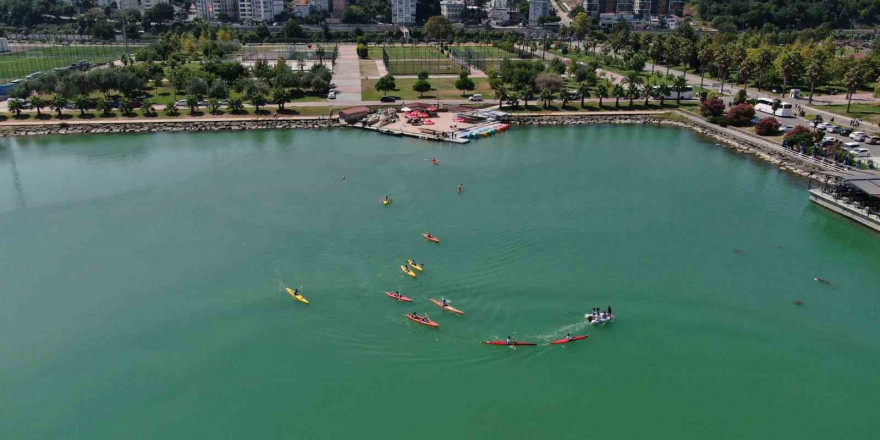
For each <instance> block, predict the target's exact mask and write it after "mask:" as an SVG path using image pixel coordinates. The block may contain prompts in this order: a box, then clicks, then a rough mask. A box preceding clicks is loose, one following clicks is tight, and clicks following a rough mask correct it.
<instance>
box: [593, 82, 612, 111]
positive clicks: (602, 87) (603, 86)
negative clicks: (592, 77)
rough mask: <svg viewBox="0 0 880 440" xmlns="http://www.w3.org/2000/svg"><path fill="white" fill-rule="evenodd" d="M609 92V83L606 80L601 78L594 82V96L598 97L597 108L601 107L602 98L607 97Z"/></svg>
mask: <svg viewBox="0 0 880 440" xmlns="http://www.w3.org/2000/svg"><path fill="white" fill-rule="evenodd" d="M610 92H611V90H610V84H609V83H608V81H606V80H603V81H599V83H598V84H596V97H597V98H599V108H602V99H604V98H607V97H609V96H610V95H609V93H610Z"/></svg>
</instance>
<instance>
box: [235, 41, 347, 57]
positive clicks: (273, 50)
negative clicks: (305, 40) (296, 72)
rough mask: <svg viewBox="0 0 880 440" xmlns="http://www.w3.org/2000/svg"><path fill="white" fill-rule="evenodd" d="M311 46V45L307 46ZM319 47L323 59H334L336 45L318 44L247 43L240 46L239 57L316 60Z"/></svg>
mask: <svg viewBox="0 0 880 440" xmlns="http://www.w3.org/2000/svg"><path fill="white" fill-rule="evenodd" d="M309 46H311V47H309ZM319 47H321V48H323V49H324V56H323V58H324V59H325V60H334V59H335V58H336V57H335V55H336V49H337V48H336V46H335V45H332V46H318V45H317V44H311V45H308V44H248V45H245V46H242V48H241V58H242V60H243V61H255V60H277V59H278V58H279V57H281V58H284V59H285V60H295V59H304V60H317V59H319V57H318V54H317V51H318V48H319Z"/></svg>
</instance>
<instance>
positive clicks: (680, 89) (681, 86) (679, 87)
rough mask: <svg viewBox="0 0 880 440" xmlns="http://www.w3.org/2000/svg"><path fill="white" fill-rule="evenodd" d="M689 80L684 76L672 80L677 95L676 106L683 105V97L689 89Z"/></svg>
mask: <svg viewBox="0 0 880 440" xmlns="http://www.w3.org/2000/svg"><path fill="white" fill-rule="evenodd" d="M687 84H688V83H687V78H685V76H684V75H681V76H677V77H675V79H674V80H672V90H673V91H674V92H675V93H676V96H675V104H676V105H681V95H682V93H684V91H685V89H687V86H688V85H687Z"/></svg>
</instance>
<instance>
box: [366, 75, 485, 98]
mask: <svg viewBox="0 0 880 440" xmlns="http://www.w3.org/2000/svg"><path fill="white" fill-rule="evenodd" d="M471 79H473V80H474V85H475V86H476V87H475V88H474V91H473V92H469V93H468V96H470V95H471V94H473V93H482V94H483V97H484V99H486V100H491V99H492V97H493V96H495V95H494V94H493V93H492V89H491V88H490V87H489V81H488V79H486V78H471ZM455 80H456V78H428V82H430V83H431V86H432V88H431V90H430V91H428V92H425V94H424V96H423V97H422V98H419V92H416V91H414V90H413V89H412V86H413V84H415V82H416V81H417V80H416V79H415V78H397V80H396V81H395V83H396V84H397V89H396V90H394V91H391V92H388V96H394V97H397V98H398V99H406V100H416V99H465V97H463V96H462V95H461V92H460V91H459V90H458V89H456V88H455ZM376 81H377V80H374V79H365V80H361V90H362V92H361V99H363V100H364V101H378V100H379V98H381V97H382V92H380V91H378V90H376Z"/></svg>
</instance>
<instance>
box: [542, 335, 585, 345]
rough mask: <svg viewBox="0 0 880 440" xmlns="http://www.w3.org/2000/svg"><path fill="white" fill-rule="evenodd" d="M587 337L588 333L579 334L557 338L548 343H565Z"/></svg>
mask: <svg viewBox="0 0 880 440" xmlns="http://www.w3.org/2000/svg"><path fill="white" fill-rule="evenodd" d="M588 337H589V335H580V336H572V337H571V339H565V338H562V339H557V340H555V341H553V342H551V343H550V345H557V344H567V343H569V342H574V341H580V340H581V339H587V338H588Z"/></svg>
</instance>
